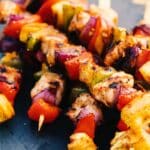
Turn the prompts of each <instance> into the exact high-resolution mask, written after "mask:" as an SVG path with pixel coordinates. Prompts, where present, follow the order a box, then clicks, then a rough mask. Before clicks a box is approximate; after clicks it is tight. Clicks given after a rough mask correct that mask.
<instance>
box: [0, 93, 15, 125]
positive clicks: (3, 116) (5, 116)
mask: <svg viewBox="0 0 150 150" xmlns="http://www.w3.org/2000/svg"><path fill="white" fill-rule="evenodd" d="M14 115H15V112H14V108H13V106H12V104H11V103H10V102H9V100H8V99H7V98H6V97H5V95H3V94H0V123H3V122H5V121H7V120H9V119H11V118H12V117H13V116H14Z"/></svg>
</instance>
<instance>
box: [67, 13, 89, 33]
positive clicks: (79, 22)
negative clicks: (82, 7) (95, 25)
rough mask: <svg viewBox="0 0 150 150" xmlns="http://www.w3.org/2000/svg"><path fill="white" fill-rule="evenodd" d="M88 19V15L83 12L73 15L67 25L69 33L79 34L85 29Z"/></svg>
mask: <svg viewBox="0 0 150 150" xmlns="http://www.w3.org/2000/svg"><path fill="white" fill-rule="evenodd" d="M89 19H90V14H89V13H87V12H84V11H82V12H80V13H78V14H76V15H74V17H73V19H72V21H71V23H70V25H69V31H71V32H72V31H78V32H81V31H82V29H83V28H84V27H85V25H86V24H87V23H88V21H89Z"/></svg>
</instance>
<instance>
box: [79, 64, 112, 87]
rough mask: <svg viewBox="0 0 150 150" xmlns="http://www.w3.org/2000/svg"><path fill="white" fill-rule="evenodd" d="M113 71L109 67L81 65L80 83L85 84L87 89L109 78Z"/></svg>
mask: <svg viewBox="0 0 150 150" xmlns="http://www.w3.org/2000/svg"><path fill="white" fill-rule="evenodd" d="M114 72H115V70H114V69H113V68H111V67H108V68H103V67H100V66H97V65H95V64H93V63H90V62H89V63H82V64H81V65H80V77H79V78H80V81H82V82H84V83H86V84H87V85H88V86H89V87H91V86H93V85H95V84H96V83H99V82H100V81H103V80H104V79H106V78H108V77H110V76H111V75H112V74H113V73H114Z"/></svg>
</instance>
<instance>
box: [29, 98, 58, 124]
mask: <svg viewBox="0 0 150 150" xmlns="http://www.w3.org/2000/svg"><path fill="white" fill-rule="evenodd" d="M59 114H60V108H59V107H57V106H54V105H52V104H49V103H47V102H45V101H44V100H43V99H39V100H36V101H35V102H34V103H33V104H32V105H31V107H30V108H29V110H28V116H29V118H30V119H31V120H34V121H39V117H40V115H44V123H51V122H53V121H54V120H56V118H57V117H58V116H59Z"/></svg>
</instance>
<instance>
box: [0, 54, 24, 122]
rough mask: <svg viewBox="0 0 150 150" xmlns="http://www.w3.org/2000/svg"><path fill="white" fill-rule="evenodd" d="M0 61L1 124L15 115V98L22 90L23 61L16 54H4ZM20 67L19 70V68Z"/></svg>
mask: <svg viewBox="0 0 150 150" xmlns="http://www.w3.org/2000/svg"><path fill="white" fill-rule="evenodd" d="M1 55H2V57H1V59H0V93H1V94H0V123H3V122H5V121H7V120H9V119H11V118H12V117H13V116H14V115H15V111H14V108H13V105H14V101H15V97H16V95H17V93H18V91H19V89H20V81H21V72H20V71H19V68H20V67H21V66H20V65H21V61H20V58H19V56H18V55H17V54H16V53H15V52H12V53H5V54H2V53H1ZM18 67H19V68H18Z"/></svg>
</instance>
